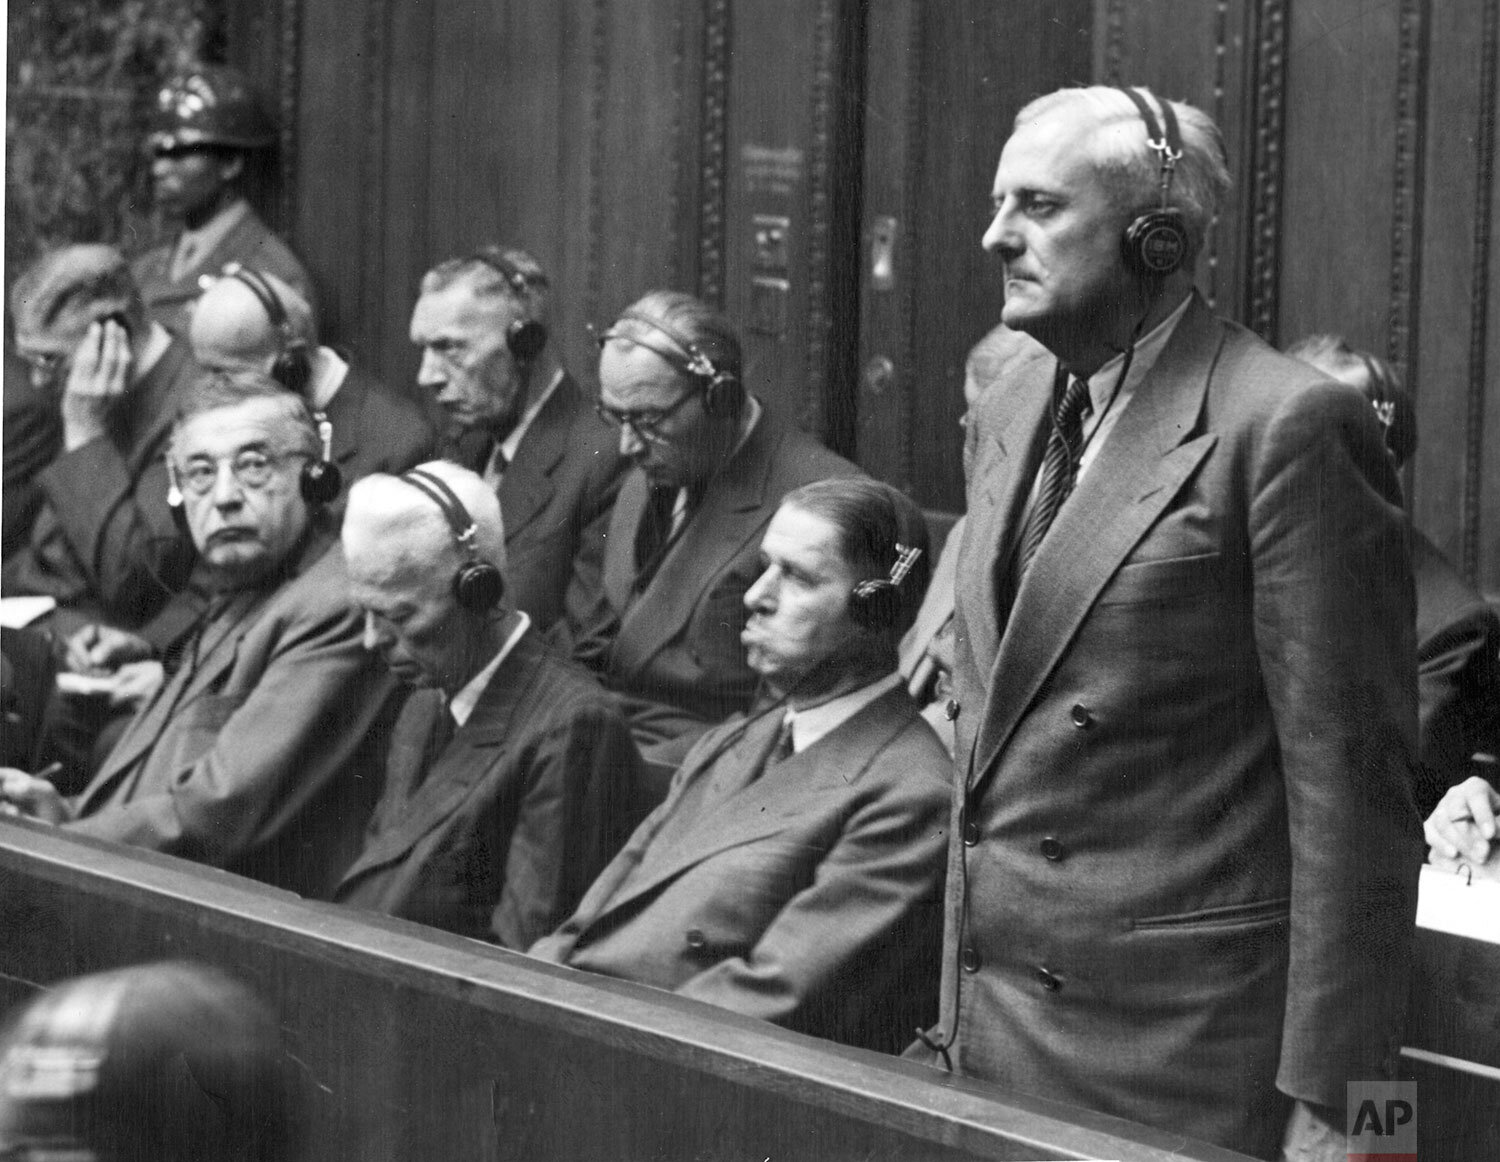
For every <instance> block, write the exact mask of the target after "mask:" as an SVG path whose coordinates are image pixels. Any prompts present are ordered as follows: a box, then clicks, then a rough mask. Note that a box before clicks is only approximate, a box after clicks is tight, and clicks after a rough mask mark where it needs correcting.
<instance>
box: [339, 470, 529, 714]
mask: <svg viewBox="0 0 1500 1162" xmlns="http://www.w3.org/2000/svg"><path fill="white" fill-rule="evenodd" d="M421 470H422V471H423V472H426V473H428V474H430V475H432V476H434V477H436V478H438V479H440V480H442V481H443V482H444V483H445V484H447V485H448V487H449V488H450V489H452V490H453V493H454V495H455V496H457V497H458V499H459V502H460V503H461V504H462V505H463V506H464V509H465V510H466V512H467V514H468V520H470V521H472V522H473V524H474V526H475V536H474V547H475V552H476V553H477V555H478V557H479V558H480V559H481V560H483V561H486V562H488V563H489V564H491V565H494V566H496V567H497V568H499V569H500V570H501V571H502V573H503V571H504V569H505V527H504V525H503V524H502V523H501V520H500V502H499V501H498V500H497V499H496V497H495V494H494V492H493V491H492V490H491V489H489V488H488V487H486V486H485V483H484V481H483V480H481V479H480V478H479V477H478V476H476V475H475V474H474V473H472V472H470V471H469V470H468V469H466V468H460V467H459V466H458V465H456V464H449V463H447V462H446V461H433V462H431V463H427V464H423V465H422V466H421ZM457 519H458V521H459V522H460V523H463V522H464V517H463V516H459V517H458V518H457ZM342 535H343V543H344V558H345V561H346V562H347V564H348V569H349V592H350V597H351V598H352V599H353V601H354V603H355V604H357V605H359V606H360V607H361V608H362V609H363V610H364V611H365V648H366V649H369V650H376V651H379V653H380V654H381V656H382V657H383V658H384V659H385V662H386V665H388V666H389V667H390V668H391V671H392V672H393V673H395V674H396V675H397V676H398V677H399V678H401V679H402V681H404V682H407V683H408V684H410V685H413V686H436V687H438V688H439V689H442V690H446V691H448V692H449V693H450V694H452V693H455V692H457V691H458V690H460V689H462V688H463V686H464V684H465V683H466V682H467V681H468V680H469V679H470V678H472V677H473V676H474V675H475V674H476V673H478V672H479V671H480V670H481V669H482V668H483V667H484V665H485V664H486V663H487V662H488V661H489V659H490V658H492V657H494V655H495V652H496V650H497V649H498V648H499V643H500V638H499V636H498V635H499V633H500V632H501V629H502V627H503V626H504V625H505V624H508V623H509V621H510V618H509V613H508V610H507V608H506V606H505V604H504V600H503V599H502V602H501V606H500V608H499V610H498V611H497V612H498V614H499V616H498V617H497V616H496V615H495V614H494V613H492V612H491V611H489V610H478V609H466V608H464V607H463V606H462V605H461V604H460V603H459V602H458V599H457V596H456V594H455V592H454V584H453V583H454V579H455V577H456V576H457V574H458V570H459V566H461V565H462V564H463V563H464V562H465V561H466V560H468V553H467V552H466V551H465V550H464V549H463V548H462V547H461V546H460V545H459V543H458V540H457V537H456V534H455V530H454V528H453V526H452V524H451V523H450V521H449V518H448V516H446V515H445V514H444V511H443V509H442V508H441V507H439V505H438V504H437V502H436V501H435V500H433V499H432V497H430V496H429V495H427V493H425V492H423V491H422V490H421V489H419V488H418V487H416V486H415V485H414V484H412V483H411V482H410V481H407V480H403V479H402V478H401V477H399V476H387V475H384V474H383V473H381V474H376V475H374V476H366V477H365V478H364V479H363V480H361V481H359V482H358V483H356V484H355V485H354V487H353V488H352V489H351V490H350V492H349V507H348V509H347V510H346V511H345V513H344V527H343V534H342Z"/></svg>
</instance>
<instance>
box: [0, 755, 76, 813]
mask: <svg viewBox="0 0 1500 1162" xmlns="http://www.w3.org/2000/svg"><path fill="white" fill-rule="evenodd" d="M0 815H24V816H26V817H27V818H29V819H37V820H40V821H41V822H43V823H68V822H71V821H72V819H73V808H72V807H70V806H69V805H68V801H67V800H66V799H64V798H63V797H62V796H61V795H59V794H58V793H57V788H56V787H54V786H53V785H52V784H51V783H49V782H47V780H46V779H39V778H37V777H36V776H35V775H28V774H27V773H26V772H25V771H18V770H16V769H15V767H0Z"/></svg>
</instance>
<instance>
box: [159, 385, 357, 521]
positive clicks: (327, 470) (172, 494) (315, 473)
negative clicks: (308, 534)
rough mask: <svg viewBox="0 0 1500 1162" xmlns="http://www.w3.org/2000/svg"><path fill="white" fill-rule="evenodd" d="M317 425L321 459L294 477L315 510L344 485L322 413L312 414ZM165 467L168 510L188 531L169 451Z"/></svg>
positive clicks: (334, 497)
mask: <svg viewBox="0 0 1500 1162" xmlns="http://www.w3.org/2000/svg"><path fill="white" fill-rule="evenodd" d="M313 418H314V421H315V422H316V423H317V425H318V442H319V443H320V444H321V445H322V446H323V456H322V459H320V460H309V461H308V462H307V463H305V464H303V465H302V471H301V472H300V473H299V474H298V476H297V491H298V492H299V493H300V494H301V496H302V499H303V500H304V501H306V502H307V503H308V504H310V505H313V506H314V507H318V506H322V505H328V504H332V503H333V502H334V501H335V500H337V499H338V495H339V490H340V489H341V488H343V486H344V474H343V473H342V472H340V471H339V466H338V465H337V464H335V463H334V462H333V425H332V424H331V423H329V422H328V417H327V416H325V415H324V414H323V413H322V412H316V413H314V417H313ZM162 459H163V460H165V461H166V465H167V507H168V508H169V509H171V510H172V519H173V521H175V522H176V523H177V526H178V528H179V529H181V530H182V531H183V532H186V531H187V514H186V512H185V511H184V510H183V502H184V497H183V495H182V485H181V483H180V482H179V481H178V479H177V465H176V464H174V463H173V462H172V453H171V450H170V449H169V450H168V451H166V452H163V453H162Z"/></svg>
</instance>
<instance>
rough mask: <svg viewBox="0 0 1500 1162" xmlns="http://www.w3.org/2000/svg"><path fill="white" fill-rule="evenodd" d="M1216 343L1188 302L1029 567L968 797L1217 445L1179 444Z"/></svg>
mask: <svg viewBox="0 0 1500 1162" xmlns="http://www.w3.org/2000/svg"><path fill="white" fill-rule="evenodd" d="M1221 341H1222V334H1221V331H1220V328H1219V326H1218V323H1217V321H1216V320H1215V319H1214V317H1213V316H1212V314H1210V313H1209V311H1208V309H1207V308H1206V307H1205V306H1203V304H1202V303H1201V302H1200V301H1199V300H1197V299H1196V298H1195V299H1194V301H1193V303H1192V304H1191V305H1190V306H1189V308H1188V312H1187V314H1186V315H1184V317H1183V319H1182V320H1181V322H1180V323H1179V324H1178V326H1177V329H1176V330H1175V331H1174V332H1173V334H1172V336H1171V338H1170V339H1169V340H1168V342H1167V346H1166V349H1165V350H1164V351H1163V352H1162V354H1161V357H1160V358H1159V359H1158V360H1157V363H1156V365H1155V367H1153V368H1152V369H1151V371H1150V372H1149V373H1148V374H1147V376H1146V378H1145V379H1144V380H1143V381H1142V382H1141V384H1140V386H1139V387H1137V389H1136V392H1135V395H1134V396H1133V398H1132V399H1131V401H1130V403H1129V404H1128V405H1127V406H1126V408H1125V411H1124V412H1122V413H1121V415H1120V418H1119V421H1118V422H1117V423H1116V424H1115V427H1114V430H1113V431H1112V432H1111V433H1110V435H1109V438H1108V440H1107V441H1106V443H1105V444H1104V446H1103V447H1102V448H1101V449H1100V451H1099V456H1098V458H1097V459H1096V460H1095V461H1094V463H1093V464H1092V465H1091V466H1090V467H1089V471H1088V474H1087V475H1086V476H1085V477H1084V478H1083V480H1082V481H1080V482H1079V485H1078V488H1077V490H1076V491H1075V492H1074V493H1073V495H1071V496H1070V497H1069V498H1068V500H1067V502H1066V503H1065V504H1064V505H1063V507H1062V509H1061V510H1060V511H1059V513H1058V515H1057V519H1056V522H1055V523H1054V524H1053V526H1052V528H1051V530H1050V531H1049V532H1048V534H1047V537H1046V539H1045V540H1044V541H1043V542H1042V545H1041V548H1040V549H1039V550H1038V551H1037V554H1036V557H1035V558H1034V559H1033V560H1032V563H1031V568H1030V569H1029V570H1028V571H1027V573H1026V576H1025V578H1024V579H1023V581H1022V582H1021V586H1020V589H1019V590H1018V592H1017V593H1016V599H1015V603H1014V606H1013V608H1012V610H1011V615H1010V620H1009V623H1008V629H1007V631H1006V632H1005V634H1004V635H1003V637H1002V638H1001V641H1000V647H999V650H998V651H997V653H996V656H995V662H994V665H993V668H992V669H991V671H990V676H989V683H988V689H989V696H988V704H989V708H990V709H989V711H988V712H987V713H986V714H985V716H984V722H983V724H982V726H981V727H980V733H979V738H978V746H977V748H976V754H975V758H976V764H975V768H974V770H975V771H977V773H978V777H977V779H976V780H975V781H974V783H973V789H972V790H971V794H972V795H977V794H978V793H979V791H980V789H981V787H982V785H983V784H984V783H985V781H986V780H987V779H988V777H989V776H990V775H991V774H992V773H993V770H994V767H995V765H996V759H997V758H998V755H999V753H1000V751H1001V750H1002V749H1003V748H1004V746H1005V744H1006V742H1008V741H1009V739H1010V735H1011V732H1012V731H1013V730H1014V729H1015V727H1016V724H1017V723H1018V722H1019V721H1020V718H1021V716H1022V715H1023V714H1024V713H1025V712H1026V710H1027V708H1028V707H1029V706H1030V704H1031V701H1032V699H1033V698H1035V697H1036V694H1037V691H1038V690H1039V689H1040V688H1041V686H1042V683H1043V682H1044V681H1045V680H1046V678H1047V676H1048V675H1049V674H1050V673H1051V672H1052V669H1053V667H1055V666H1056V665H1057V663H1058V660H1059V659H1060V658H1061V657H1062V655H1063V654H1064V653H1065V652H1066V651H1067V649H1068V648H1069V646H1070V645H1071V643H1072V640H1073V637H1074V636H1075V635H1076V634H1077V632H1078V628H1079V626H1080V624H1081V623H1082V621H1083V619H1084V617H1085V615H1086V614H1087V613H1088V610H1089V608H1090V607H1091V606H1092V605H1093V603H1094V600H1095V598H1097V597H1098V595H1099V593H1100V591H1101V590H1102V589H1103V588H1104V586H1105V585H1106V584H1107V583H1108V582H1109V579H1110V578H1111V577H1112V576H1113V575H1114V573H1115V571H1116V570H1117V569H1118V568H1119V567H1120V564H1121V563H1122V562H1123V561H1124V559H1125V557H1126V556H1127V555H1128V554H1129V553H1130V551H1131V550H1132V549H1133V548H1134V547H1135V545H1136V544H1137V542H1139V541H1140V539H1141V538H1142V537H1143V536H1144V535H1145V534H1146V531H1147V530H1148V529H1149V528H1150V527H1151V526H1152V525H1153V524H1154V523H1155V522H1156V520H1157V519H1158V518H1159V517H1160V516H1161V514H1162V512H1163V510H1165V509H1166V507H1167V505H1168V504H1170V503H1171V502H1172V499H1173V497H1175V496H1176V494H1177V491H1178V489H1179V488H1180V487H1181V485H1182V483H1183V482H1184V481H1185V480H1186V479H1187V478H1188V476H1189V475H1191V473H1192V472H1193V471H1194V469H1196V468H1197V466H1198V465H1199V464H1200V463H1201V462H1202V460H1203V457H1204V456H1206V455H1207V454H1208V452H1209V450H1210V449H1211V448H1212V447H1213V445H1214V443H1215V442H1216V441H1217V437H1216V436H1214V435H1212V434H1208V435H1200V436H1198V437H1196V438H1193V439H1187V437H1188V436H1189V435H1190V434H1191V433H1192V432H1193V431H1194V430H1195V429H1196V428H1197V425H1198V418H1199V414H1200V412H1201V410H1202V406H1203V397H1204V394H1205V392H1206V391H1207V388H1208V381H1209V378H1210V377H1211V374H1212V369H1213V364H1214V360H1215V359H1216V358H1217V355H1218V348H1219V345H1220V343H1221ZM1184 441H1186V442H1184ZM972 774H973V772H971V777H972Z"/></svg>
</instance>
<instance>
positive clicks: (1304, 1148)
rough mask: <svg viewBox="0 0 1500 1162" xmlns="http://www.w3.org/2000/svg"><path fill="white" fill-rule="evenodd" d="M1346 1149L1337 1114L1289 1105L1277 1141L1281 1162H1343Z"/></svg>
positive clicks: (1306, 1104) (1325, 1110) (1300, 1104)
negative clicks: (1282, 1128) (1283, 1126)
mask: <svg viewBox="0 0 1500 1162" xmlns="http://www.w3.org/2000/svg"><path fill="white" fill-rule="evenodd" d="M1348 1149H1349V1139H1348V1137H1347V1136H1346V1135H1345V1133H1344V1127H1343V1125H1342V1123H1341V1121H1340V1119H1339V1114H1338V1111H1337V1110H1331V1109H1328V1108H1326V1107H1324V1106H1314V1105H1309V1104H1308V1103H1307V1102H1304V1101H1299V1102H1295V1103H1293V1105H1292V1116H1291V1117H1289V1118H1288V1119H1287V1122H1286V1133H1285V1134H1284V1135H1282V1139H1281V1162H1344V1160H1345V1159H1346V1158H1347V1157H1348Z"/></svg>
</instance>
